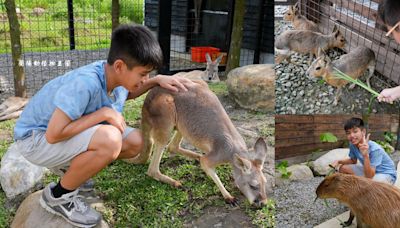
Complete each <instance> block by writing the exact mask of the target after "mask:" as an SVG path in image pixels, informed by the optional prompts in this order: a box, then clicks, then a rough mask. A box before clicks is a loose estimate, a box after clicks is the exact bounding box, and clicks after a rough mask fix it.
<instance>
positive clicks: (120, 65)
mask: <svg viewBox="0 0 400 228" xmlns="http://www.w3.org/2000/svg"><path fill="white" fill-rule="evenodd" d="M124 65H125V63H124V61H122V60H121V59H117V60H115V62H114V63H113V68H114V71H115V72H116V73H121V71H122V68H123V67H124Z"/></svg>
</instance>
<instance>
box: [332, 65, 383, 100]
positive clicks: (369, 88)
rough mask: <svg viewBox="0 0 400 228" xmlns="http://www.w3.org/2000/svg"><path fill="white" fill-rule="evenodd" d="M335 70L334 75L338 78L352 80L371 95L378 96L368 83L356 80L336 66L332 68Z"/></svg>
mask: <svg viewBox="0 0 400 228" xmlns="http://www.w3.org/2000/svg"><path fill="white" fill-rule="evenodd" d="M333 69H334V70H335V71H336V72H335V76H336V77H338V78H339V79H343V80H346V81H348V82H352V83H354V84H356V85H358V86H360V87H361V88H363V89H365V90H367V91H368V92H370V93H371V94H372V95H374V96H376V97H377V96H379V93H378V92H376V91H375V90H373V89H372V88H371V87H369V86H368V85H366V84H365V83H363V82H362V81H360V80H358V79H354V78H352V77H350V76H349V75H347V74H345V73H343V72H342V71H340V70H339V69H337V68H336V67H334V68H333Z"/></svg>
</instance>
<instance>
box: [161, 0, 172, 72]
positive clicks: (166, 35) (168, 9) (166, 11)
mask: <svg viewBox="0 0 400 228" xmlns="http://www.w3.org/2000/svg"><path fill="white" fill-rule="evenodd" d="M158 13H159V16H158V42H159V43H160V46H161V50H162V52H163V66H162V67H161V69H159V72H160V73H161V74H170V69H169V68H170V64H169V62H170V58H171V57H170V55H171V16H172V2H171V1H158Z"/></svg>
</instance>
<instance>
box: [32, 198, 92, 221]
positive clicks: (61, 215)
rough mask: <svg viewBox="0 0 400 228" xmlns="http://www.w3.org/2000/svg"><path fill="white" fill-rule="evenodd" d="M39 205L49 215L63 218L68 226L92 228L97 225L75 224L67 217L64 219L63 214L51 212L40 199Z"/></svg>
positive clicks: (51, 209)
mask: <svg viewBox="0 0 400 228" xmlns="http://www.w3.org/2000/svg"><path fill="white" fill-rule="evenodd" d="M39 203H40V205H41V206H42V207H43V208H44V209H45V210H46V211H48V212H50V213H51V214H53V215H58V216H60V217H61V218H63V219H64V220H65V221H66V222H68V223H69V224H72V225H74V226H77V227H82V228H90V227H94V226H96V225H97V223H96V224H92V225H84V224H80V223H76V222H73V221H71V220H69V219H68V218H67V217H65V216H64V215H63V214H61V213H59V212H57V211H55V210H53V208H51V207H49V206H47V204H46V202H44V200H43V198H42V197H40V200H39Z"/></svg>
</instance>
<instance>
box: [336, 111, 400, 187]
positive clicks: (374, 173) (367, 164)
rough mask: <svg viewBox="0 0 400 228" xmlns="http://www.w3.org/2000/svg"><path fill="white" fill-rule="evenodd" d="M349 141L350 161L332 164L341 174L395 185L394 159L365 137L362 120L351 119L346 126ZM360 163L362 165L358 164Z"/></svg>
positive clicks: (345, 160) (344, 160)
mask: <svg viewBox="0 0 400 228" xmlns="http://www.w3.org/2000/svg"><path fill="white" fill-rule="evenodd" d="M344 130H345V131H346V135H347V139H348V140H349V142H350V152H349V157H350V158H348V159H343V160H338V161H335V162H333V163H332V165H333V166H334V167H336V168H337V169H339V172H341V173H347V174H353V175H357V176H365V177H367V178H371V179H373V180H375V181H380V182H386V183H388V184H394V182H395V181H396V169H395V166H394V163H393V161H392V159H391V158H390V157H389V155H388V154H387V153H386V152H385V151H384V150H383V148H382V147H381V146H380V145H379V144H377V143H376V142H374V141H370V140H369V134H368V136H367V137H365V134H366V130H365V128H364V122H363V120H362V119H360V118H351V119H349V120H348V121H347V122H346V123H345V125H344ZM357 161H360V163H361V164H357Z"/></svg>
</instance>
